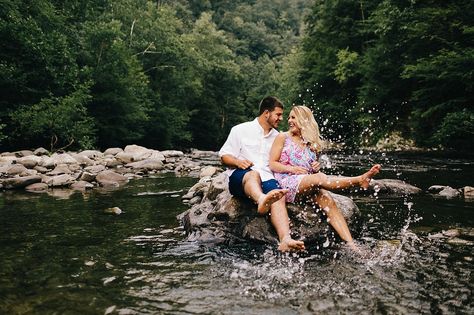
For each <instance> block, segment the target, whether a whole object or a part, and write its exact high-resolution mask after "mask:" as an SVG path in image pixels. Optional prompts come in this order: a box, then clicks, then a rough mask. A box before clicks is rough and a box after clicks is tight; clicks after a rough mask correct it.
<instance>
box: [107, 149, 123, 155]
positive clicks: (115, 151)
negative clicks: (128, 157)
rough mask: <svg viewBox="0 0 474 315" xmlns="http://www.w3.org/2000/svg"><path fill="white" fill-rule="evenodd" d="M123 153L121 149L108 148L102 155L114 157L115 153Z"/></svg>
mask: <svg viewBox="0 0 474 315" xmlns="http://www.w3.org/2000/svg"><path fill="white" fill-rule="evenodd" d="M120 152H123V150H122V149H121V148H108V149H107V150H105V151H104V155H116V154H117V153H120Z"/></svg>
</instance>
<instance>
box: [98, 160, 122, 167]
mask: <svg viewBox="0 0 474 315" xmlns="http://www.w3.org/2000/svg"><path fill="white" fill-rule="evenodd" d="M103 161H104V162H105V166H107V167H109V168H114V167H117V166H119V165H123V162H122V161H120V160H117V159H116V158H110V159H108V158H107V159H104V160H103Z"/></svg>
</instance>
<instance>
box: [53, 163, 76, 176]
mask: <svg viewBox="0 0 474 315" xmlns="http://www.w3.org/2000/svg"><path fill="white" fill-rule="evenodd" d="M71 173H72V171H71V170H70V169H69V167H68V165H67V164H59V165H57V166H56V167H55V168H54V170H52V171H51V172H49V173H47V175H50V176H55V175H61V174H71Z"/></svg>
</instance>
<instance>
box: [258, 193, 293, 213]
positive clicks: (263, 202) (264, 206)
mask: <svg viewBox="0 0 474 315" xmlns="http://www.w3.org/2000/svg"><path fill="white" fill-rule="evenodd" d="M287 192H288V189H274V190H272V191H270V192H269V193H268V194H263V195H262V196H261V197H260V198H258V207H257V211H258V213H260V214H265V213H267V212H268V211H269V210H270V207H271V205H272V204H273V203H274V202H276V201H278V200H280V199H281V198H283V197H284V196H285V194H286V193H287Z"/></svg>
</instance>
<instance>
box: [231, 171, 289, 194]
mask: <svg viewBox="0 0 474 315" xmlns="http://www.w3.org/2000/svg"><path fill="white" fill-rule="evenodd" d="M250 171H251V169H250V168H247V169H245V170H242V169H240V168H239V169H236V170H235V171H234V172H233V173H232V175H230V177H229V191H230V193H231V194H232V195H233V196H236V197H247V195H245V192H244V186H243V185H242V181H243V179H244V176H245V174H247V172H250ZM274 189H281V187H280V185H279V184H278V182H277V181H276V179H269V180H266V181H264V182H262V191H263V193H264V194H266V193H268V192H270V191H272V190H274Z"/></svg>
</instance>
